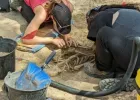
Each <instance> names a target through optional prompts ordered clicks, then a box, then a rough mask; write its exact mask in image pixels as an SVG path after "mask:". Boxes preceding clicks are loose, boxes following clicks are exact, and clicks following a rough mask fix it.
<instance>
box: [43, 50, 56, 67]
mask: <svg viewBox="0 0 140 100" xmlns="http://www.w3.org/2000/svg"><path fill="white" fill-rule="evenodd" d="M55 54H56V52H55V51H52V52H51V54H50V55H49V57H48V58H47V59H46V61H45V63H44V65H43V66H42V67H41V68H42V69H44V68H45V66H46V65H47V64H49V62H50V61H51V60H52V59H53V58H54V56H55Z"/></svg>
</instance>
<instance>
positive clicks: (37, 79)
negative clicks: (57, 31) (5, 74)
mask: <svg viewBox="0 0 140 100" xmlns="http://www.w3.org/2000/svg"><path fill="white" fill-rule="evenodd" d="M55 54H56V52H55V51H52V53H51V54H50V55H49V57H48V58H47V59H46V61H45V63H44V64H43V66H41V67H39V66H37V65H36V64H35V63H32V62H29V63H28V65H27V67H26V69H25V70H23V71H22V73H21V75H20V76H19V78H18V79H17V81H16V88H17V89H19V90H28V91H29V90H31V91H32V90H39V89H42V88H45V87H46V86H47V85H49V84H50V83H51V78H50V77H49V75H48V74H47V73H46V72H45V71H44V70H43V69H44V68H45V66H46V65H47V64H48V63H49V62H50V61H51V60H52V59H53V57H54V56H55Z"/></svg>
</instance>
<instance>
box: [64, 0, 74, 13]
mask: <svg viewBox="0 0 140 100" xmlns="http://www.w3.org/2000/svg"><path fill="white" fill-rule="evenodd" d="M62 2H63V3H64V4H65V5H66V6H67V7H68V8H69V9H70V11H71V12H73V9H74V7H73V5H72V3H71V2H70V1H69V0H62Z"/></svg>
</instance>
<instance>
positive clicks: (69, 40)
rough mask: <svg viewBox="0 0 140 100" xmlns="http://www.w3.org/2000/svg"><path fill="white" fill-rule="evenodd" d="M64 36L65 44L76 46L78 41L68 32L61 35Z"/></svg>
mask: <svg viewBox="0 0 140 100" xmlns="http://www.w3.org/2000/svg"><path fill="white" fill-rule="evenodd" d="M63 37H64V41H65V42H66V45H67V46H68V47H70V46H72V45H74V46H75V47H77V46H78V43H77V41H76V40H74V39H73V38H72V37H71V36H70V35H69V34H66V35H64V36H63Z"/></svg>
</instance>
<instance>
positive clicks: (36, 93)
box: [4, 72, 47, 100]
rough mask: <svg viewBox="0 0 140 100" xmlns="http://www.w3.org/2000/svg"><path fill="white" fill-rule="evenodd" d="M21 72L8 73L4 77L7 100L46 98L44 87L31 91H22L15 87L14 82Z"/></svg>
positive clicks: (43, 99) (41, 99) (42, 99)
mask: <svg viewBox="0 0 140 100" xmlns="http://www.w3.org/2000/svg"><path fill="white" fill-rule="evenodd" d="M20 74H21V72H13V73H10V72H9V73H8V74H7V76H6V77H5V79H4V84H5V91H6V93H7V96H8V98H9V100H47V99H46V89H47V86H46V87H45V88H42V89H39V90H33V91H31V90H30V91H28V90H26V91H24V90H19V89H16V85H15V82H16V80H17V78H18V77H19V76H20Z"/></svg>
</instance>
